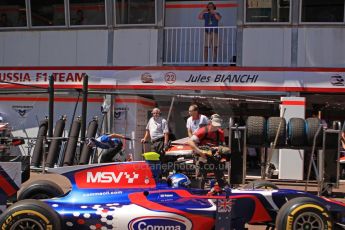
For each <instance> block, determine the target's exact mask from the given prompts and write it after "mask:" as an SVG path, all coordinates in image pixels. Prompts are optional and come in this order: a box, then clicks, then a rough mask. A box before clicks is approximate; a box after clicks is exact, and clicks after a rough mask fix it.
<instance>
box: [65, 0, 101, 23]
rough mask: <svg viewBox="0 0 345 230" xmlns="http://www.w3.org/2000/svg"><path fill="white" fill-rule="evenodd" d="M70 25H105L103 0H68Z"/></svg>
mask: <svg viewBox="0 0 345 230" xmlns="http://www.w3.org/2000/svg"><path fill="white" fill-rule="evenodd" d="M69 4H70V20H71V25H105V6H104V0H70V3H69Z"/></svg>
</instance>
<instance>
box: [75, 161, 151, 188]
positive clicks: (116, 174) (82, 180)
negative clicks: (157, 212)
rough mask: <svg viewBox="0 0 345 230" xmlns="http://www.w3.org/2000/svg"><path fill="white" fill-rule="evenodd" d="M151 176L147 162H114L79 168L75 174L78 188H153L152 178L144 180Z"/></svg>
mask: <svg viewBox="0 0 345 230" xmlns="http://www.w3.org/2000/svg"><path fill="white" fill-rule="evenodd" d="M146 177H149V178H151V177H152V173H151V170H150V168H149V166H148V165H147V163H145V162H143V163H136V164H116V165H106V166H102V167H95V168H91V169H87V170H81V171H79V172H77V173H76V174H75V181H76V185H77V187H78V188H80V189H83V188H97V189H103V188H107V189H110V188H117V189H122V188H140V187H141V188H154V187H155V186H156V183H155V181H154V180H149V182H148V183H147V181H145V178H146Z"/></svg>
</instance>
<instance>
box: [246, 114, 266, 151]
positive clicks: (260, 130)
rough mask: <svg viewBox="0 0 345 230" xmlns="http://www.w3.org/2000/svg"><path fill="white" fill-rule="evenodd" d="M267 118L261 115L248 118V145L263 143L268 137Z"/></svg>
mask: <svg viewBox="0 0 345 230" xmlns="http://www.w3.org/2000/svg"><path fill="white" fill-rule="evenodd" d="M265 131H266V120H265V118H264V117H260V116H249V117H248V119H247V145H263V144H264V143H265V137H266V132H265Z"/></svg>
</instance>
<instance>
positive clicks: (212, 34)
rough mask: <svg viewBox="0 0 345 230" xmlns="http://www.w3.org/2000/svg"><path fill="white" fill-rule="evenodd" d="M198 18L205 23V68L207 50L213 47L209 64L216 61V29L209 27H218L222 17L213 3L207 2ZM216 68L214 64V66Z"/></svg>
mask: <svg viewBox="0 0 345 230" xmlns="http://www.w3.org/2000/svg"><path fill="white" fill-rule="evenodd" d="M198 18H199V19H200V20H204V22H205V27H206V28H205V40H204V62H205V63H206V64H205V66H207V63H209V61H208V50H209V48H212V47H213V52H212V55H211V57H212V59H211V62H216V61H217V48H218V43H219V36H218V29H217V28H209V27H218V22H219V21H220V19H221V18H222V16H221V15H220V14H219V13H218V12H217V11H216V5H215V4H214V3H213V2H209V3H208V4H207V6H206V8H205V9H203V10H202V11H201V12H200V13H199V16H198ZM214 66H216V64H214Z"/></svg>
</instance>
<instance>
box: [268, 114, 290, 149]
mask: <svg viewBox="0 0 345 230" xmlns="http://www.w3.org/2000/svg"><path fill="white" fill-rule="evenodd" d="M279 125H280V129H279V133H278V139H277V146H282V145H285V141H286V121H285V118H283V117H270V118H268V119H267V141H268V143H269V144H270V143H274V141H275V138H276V135H277V132H278V128H279Z"/></svg>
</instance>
